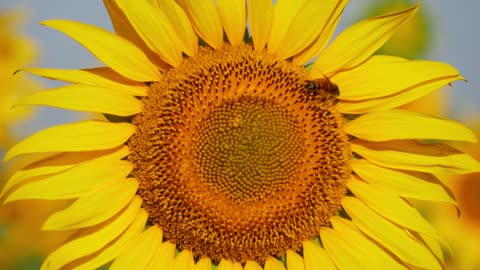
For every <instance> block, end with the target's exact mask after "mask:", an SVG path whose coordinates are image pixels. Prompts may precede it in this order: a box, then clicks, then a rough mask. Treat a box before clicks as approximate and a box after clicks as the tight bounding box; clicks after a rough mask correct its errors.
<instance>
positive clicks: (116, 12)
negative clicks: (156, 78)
mask: <svg viewBox="0 0 480 270" xmlns="http://www.w3.org/2000/svg"><path fill="white" fill-rule="evenodd" d="M103 3H104V5H105V8H106V9H107V11H108V14H109V15H110V19H111V21H112V26H113V29H114V30H115V32H116V33H117V34H118V35H120V36H122V37H124V38H126V39H127V40H128V41H130V42H131V43H133V44H135V46H136V47H137V48H139V49H140V50H141V51H142V52H144V53H145V55H146V56H147V58H148V59H149V60H150V61H151V62H152V63H153V64H154V65H156V66H157V67H158V68H159V69H168V68H169V67H170V66H169V65H168V64H167V63H166V62H164V61H163V60H162V59H160V57H159V55H158V54H157V53H155V52H153V51H152V50H150V48H149V47H148V46H147V44H145V42H144V41H143V40H142V38H141V37H140V35H139V34H138V33H137V31H135V28H134V27H133V26H132V24H131V23H130V22H129V21H128V19H127V17H126V16H125V14H124V13H123V12H122V10H121V9H120V8H119V7H118V5H117V3H116V0H103Z"/></svg>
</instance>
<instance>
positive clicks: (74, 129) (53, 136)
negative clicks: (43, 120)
mask: <svg viewBox="0 0 480 270" xmlns="http://www.w3.org/2000/svg"><path fill="white" fill-rule="evenodd" d="M134 131H135V126H133V125H132V124H129V123H109V122H102V121H83V122H77V123H71V124H63V125H60V126H54V127H50V128H47V129H44V130H42V131H39V132H37V133H35V134H33V135H32V136H30V137H28V138H26V139H24V140H23V141H21V142H19V143H17V144H16V145H14V146H13V147H12V148H10V150H9V151H8V152H7V153H6V154H5V157H4V161H8V160H10V159H12V158H13V157H16V156H18V155H22V154H28V153H38V152H68V151H91V150H103V149H110V148H114V147H117V146H119V145H121V144H122V143H124V142H125V141H126V140H127V139H128V138H129V137H130V136H131V135H132V134H133V132H134Z"/></svg>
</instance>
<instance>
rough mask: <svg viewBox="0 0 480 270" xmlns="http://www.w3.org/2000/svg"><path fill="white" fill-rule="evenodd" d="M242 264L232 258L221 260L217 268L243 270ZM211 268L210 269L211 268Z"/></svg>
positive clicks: (220, 269)
mask: <svg viewBox="0 0 480 270" xmlns="http://www.w3.org/2000/svg"><path fill="white" fill-rule="evenodd" d="M242 269H243V268H242V265H241V264H240V263H238V262H235V263H234V262H232V261H230V260H225V259H223V260H221V261H220V263H219V264H218V266H217V270H242ZM209 270H210V269H209Z"/></svg>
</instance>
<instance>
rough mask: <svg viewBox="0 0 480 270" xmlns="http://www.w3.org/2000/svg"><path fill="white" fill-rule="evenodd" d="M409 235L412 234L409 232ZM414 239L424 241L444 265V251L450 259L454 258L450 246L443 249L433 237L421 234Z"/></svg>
mask: <svg viewBox="0 0 480 270" xmlns="http://www.w3.org/2000/svg"><path fill="white" fill-rule="evenodd" d="M408 233H410V232H408ZM412 237H413V238H415V239H420V240H421V241H423V242H424V243H425V244H426V245H427V246H428V247H429V248H430V251H432V252H433V254H434V255H435V257H437V259H438V260H440V262H441V263H442V264H445V258H444V256H443V251H444V250H445V251H446V253H447V254H448V255H449V256H450V258H452V256H453V255H452V250H451V249H450V247H449V246H445V247H444V248H442V245H440V243H439V242H438V240H437V239H435V238H433V237H430V236H428V235H424V234H421V233H418V237H415V236H412Z"/></svg>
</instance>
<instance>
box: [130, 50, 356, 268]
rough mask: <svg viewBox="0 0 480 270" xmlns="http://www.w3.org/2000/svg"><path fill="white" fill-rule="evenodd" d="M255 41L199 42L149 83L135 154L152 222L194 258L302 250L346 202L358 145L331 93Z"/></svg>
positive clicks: (246, 257) (242, 257) (240, 258)
mask: <svg viewBox="0 0 480 270" xmlns="http://www.w3.org/2000/svg"><path fill="white" fill-rule="evenodd" d="M307 80H308V78H307V74H306V72H305V70H304V68H303V67H299V66H297V65H295V64H292V63H290V62H288V61H285V60H279V59H277V58H275V56H274V55H269V54H267V53H266V52H258V51H254V50H253V49H252V48H251V47H250V46H245V45H243V46H225V47H223V48H222V49H218V50H212V49H200V51H199V52H198V54H197V55H196V56H195V57H192V58H188V59H186V60H185V61H184V62H183V63H182V64H181V65H180V66H179V67H177V68H174V69H170V70H168V71H166V73H165V74H164V79H163V80H162V81H159V82H154V83H152V84H151V85H150V92H149V94H148V96H147V97H146V98H145V99H144V110H143V113H142V114H140V115H137V116H136V117H135V118H134V124H135V125H136V126H138V130H137V132H136V134H135V135H134V136H133V137H132V138H131V139H130V141H129V147H130V149H131V151H132V154H131V155H130V157H129V158H130V161H131V162H132V163H133V164H134V165H135V168H134V171H133V174H134V176H135V177H136V178H137V179H138V180H139V182H140V186H139V190H138V193H139V194H140V195H141V196H142V198H143V199H144V202H143V204H144V207H145V209H146V210H147V211H148V212H149V217H150V221H151V222H152V223H154V224H157V225H158V226H159V227H160V228H162V230H163V235H164V238H165V239H166V240H168V241H171V242H173V243H176V244H177V245H178V246H179V248H180V249H187V250H191V251H192V252H193V253H194V254H195V255H196V257H198V258H200V257H209V258H211V259H213V260H214V261H217V262H218V261H220V260H221V259H228V260H231V261H235V262H246V261H248V260H255V261H257V262H263V261H264V260H265V259H266V258H267V257H268V256H282V255H284V254H285V252H286V251H287V250H299V249H300V247H301V245H302V242H303V241H305V240H311V239H313V238H315V237H316V236H318V232H319V229H320V227H321V226H323V225H326V224H327V223H328V221H329V219H330V217H332V216H333V215H336V214H337V213H338V211H339V209H340V201H341V199H342V198H343V196H344V195H345V192H346V190H347V189H346V186H345V182H346V180H347V179H348V178H349V177H350V173H351V168H350V159H351V150H350V147H349V143H348V138H347V135H346V134H345V132H344V131H343V129H342V127H343V118H342V116H341V114H340V113H339V112H337V111H336V109H335V107H334V104H335V102H336V100H335V97H334V96H332V95H331V94H330V93H328V92H326V91H322V90H321V89H314V90H312V89H309V88H307V87H305V84H306V81H307Z"/></svg>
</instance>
